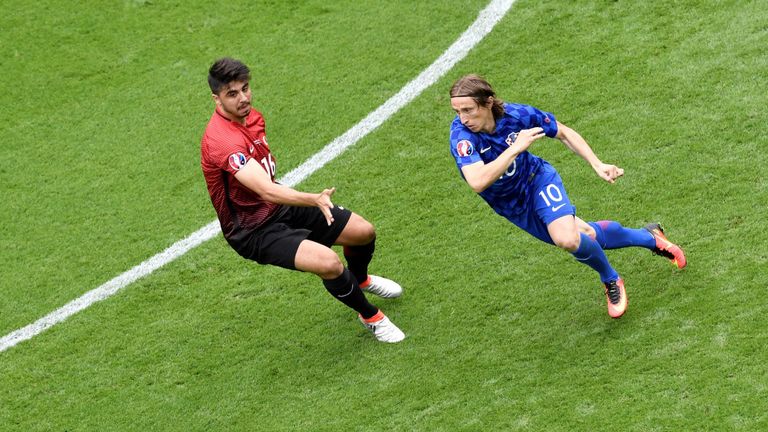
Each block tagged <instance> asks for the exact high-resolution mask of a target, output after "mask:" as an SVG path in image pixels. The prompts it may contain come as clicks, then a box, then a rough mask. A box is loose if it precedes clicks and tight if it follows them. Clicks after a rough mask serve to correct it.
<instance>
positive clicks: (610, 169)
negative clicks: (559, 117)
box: [555, 122, 624, 183]
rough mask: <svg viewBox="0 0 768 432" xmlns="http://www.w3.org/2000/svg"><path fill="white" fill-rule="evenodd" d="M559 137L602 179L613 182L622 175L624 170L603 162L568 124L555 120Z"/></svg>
mask: <svg viewBox="0 0 768 432" xmlns="http://www.w3.org/2000/svg"><path fill="white" fill-rule="evenodd" d="M555 137H556V138H557V139H559V140H560V141H561V142H562V143H563V144H565V146H566V147H568V148H569V149H571V151H573V152H574V153H576V154H577V155H579V156H581V158H582V159H584V160H585V161H587V162H588V163H589V165H590V166H591V167H592V169H593V170H595V173H597V175H598V176H599V177H600V178H602V179H603V180H605V181H607V182H609V183H613V182H615V181H616V179H617V178H619V177H621V176H623V175H624V170H623V169H621V168H619V167H617V166H616V165H611V164H606V163H603V162H602V161H601V160H600V159H599V158H598V157H597V155H595V152H593V151H592V148H591V147H590V146H589V144H587V141H586V140H585V139H584V138H583V137H582V136H581V135H580V134H579V133H578V132H576V131H575V130H573V129H571V128H569V127H568V126H566V125H564V124H562V123H560V122H557V135H556V136H555Z"/></svg>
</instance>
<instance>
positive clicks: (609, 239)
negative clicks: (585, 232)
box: [582, 220, 687, 268]
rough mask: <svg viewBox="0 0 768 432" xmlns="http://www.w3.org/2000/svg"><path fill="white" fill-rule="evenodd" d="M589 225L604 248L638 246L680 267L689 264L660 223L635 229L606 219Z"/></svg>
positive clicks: (680, 249)
mask: <svg viewBox="0 0 768 432" xmlns="http://www.w3.org/2000/svg"><path fill="white" fill-rule="evenodd" d="M582 222H583V221H582ZM589 226H590V227H591V228H592V229H593V230H594V231H595V235H594V236H593V238H595V239H596V240H597V242H598V243H600V246H602V247H603V249H618V248H625V247H632V246H638V247H643V248H646V249H649V250H651V251H652V252H653V253H655V254H656V255H661V256H663V257H665V258H668V259H669V260H670V261H671V262H672V263H673V264H675V265H676V266H677V267H678V268H683V267H685V266H686V264H687V262H686V259H685V254H684V253H683V250H682V248H680V246H678V245H676V244H674V243H672V242H670V241H669V239H667V237H666V236H665V235H664V230H663V229H662V228H661V225H659V224H658V223H652V224H648V225H646V226H645V227H644V228H640V229H634V228H625V227H623V226H622V225H621V224H620V223H618V222H616V221H607V220H604V221H597V222H589Z"/></svg>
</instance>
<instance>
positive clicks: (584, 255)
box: [547, 216, 619, 283]
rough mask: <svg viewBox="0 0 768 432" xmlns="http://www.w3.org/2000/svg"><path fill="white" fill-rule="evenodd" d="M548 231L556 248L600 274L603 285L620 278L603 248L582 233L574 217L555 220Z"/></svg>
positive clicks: (548, 226)
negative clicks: (568, 253)
mask: <svg viewBox="0 0 768 432" xmlns="http://www.w3.org/2000/svg"><path fill="white" fill-rule="evenodd" d="M547 230H548V231H549V235H550V236H551V237H552V241H553V242H554V243H555V245H556V246H558V247H560V248H562V249H565V250H567V251H568V252H570V253H571V254H572V255H573V256H574V257H575V258H576V260H577V261H579V262H582V263H584V264H586V265H588V266H590V267H592V269H594V270H595V271H596V272H598V273H599V274H600V280H601V281H602V282H603V283H605V282H609V281H612V280H616V279H618V278H619V275H618V273H616V270H614V269H613V267H611V264H610V263H609V262H608V257H606V256H605V252H604V251H603V248H601V247H600V245H599V244H598V243H597V242H596V241H594V240H593V239H592V238H590V237H589V236H588V235H587V234H585V233H583V232H580V230H579V229H578V228H577V226H576V218H575V217H574V216H563V217H561V218H559V219H555V220H554V221H552V222H550V223H549V225H547Z"/></svg>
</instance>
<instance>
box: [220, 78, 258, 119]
mask: <svg viewBox="0 0 768 432" xmlns="http://www.w3.org/2000/svg"><path fill="white" fill-rule="evenodd" d="M213 99H214V100H215V101H216V104H218V105H219V107H220V108H221V111H223V113H224V115H226V116H227V118H229V119H230V120H235V121H239V122H241V123H242V122H243V121H245V118H246V117H247V116H248V114H249V113H250V112H251V86H250V85H249V84H248V82H243V81H232V82H230V83H229V84H227V85H225V86H224V87H223V88H222V89H221V91H219V94H214V95H213Z"/></svg>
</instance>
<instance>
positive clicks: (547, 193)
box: [505, 165, 576, 244]
mask: <svg viewBox="0 0 768 432" xmlns="http://www.w3.org/2000/svg"><path fill="white" fill-rule="evenodd" d="M525 206H526V208H525V211H523V212H521V213H520V214H518V215H506V216H505V217H506V218H507V219H508V220H509V221H510V222H512V223H513V224H515V225H517V226H518V227H520V229H522V230H524V231H526V232H527V233H528V234H530V235H532V236H534V237H536V238H537V239H539V240H541V241H543V242H546V243H549V244H555V242H553V241H552V237H550V235H549V231H548V230H547V225H549V224H550V223H552V222H553V221H554V220H555V219H559V218H561V217H563V216H569V215H571V216H575V215H576V207H574V206H573V204H571V200H570V199H569V198H568V194H567V193H566V192H565V187H564V186H563V179H561V178H560V174H558V173H557V171H556V170H555V169H554V168H552V167H549V166H546V165H544V166H542V167H541V168H540V169H539V171H538V172H536V175H535V176H534V177H533V179H531V184H530V185H529V187H528V197H527V200H526V202H525Z"/></svg>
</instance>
